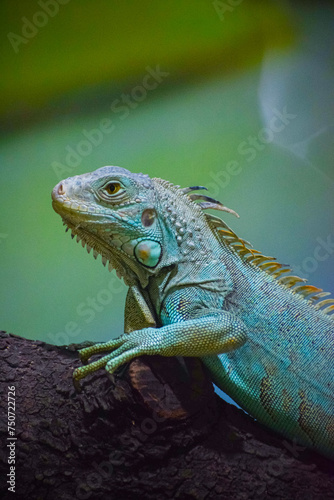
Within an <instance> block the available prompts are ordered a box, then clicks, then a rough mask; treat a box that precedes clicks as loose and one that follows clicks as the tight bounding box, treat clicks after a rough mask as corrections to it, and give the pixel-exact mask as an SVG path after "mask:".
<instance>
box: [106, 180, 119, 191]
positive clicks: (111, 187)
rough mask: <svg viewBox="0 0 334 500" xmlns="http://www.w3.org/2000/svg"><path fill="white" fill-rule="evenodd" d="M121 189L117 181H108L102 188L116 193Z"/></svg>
mask: <svg viewBox="0 0 334 500" xmlns="http://www.w3.org/2000/svg"><path fill="white" fill-rule="evenodd" d="M120 189H121V186H120V184H118V182H109V183H108V184H107V185H106V186H105V187H104V190H105V191H106V192H107V193H108V194H116V193H118V191H119V190H120Z"/></svg>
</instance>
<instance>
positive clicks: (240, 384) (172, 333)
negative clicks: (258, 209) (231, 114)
mask: <svg viewBox="0 0 334 500" xmlns="http://www.w3.org/2000/svg"><path fill="white" fill-rule="evenodd" d="M195 189H203V188H201V187H199V186H197V187H193V188H187V189H179V187H178V186H173V185H172V184H170V183H168V182H167V181H163V180H161V179H154V178H153V179H150V178H149V177H148V176H146V175H143V174H134V173H131V172H129V171H128V170H125V169H123V168H119V167H103V168H100V169H98V170H96V171H95V172H92V173H89V174H85V175H80V176H76V177H71V178H69V179H66V180H64V181H62V182H61V183H59V184H58V185H57V186H56V187H55V188H54V190H53V192H52V199H53V208H54V209H55V211H56V212H57V213H59V214H60V215H61V217H62V219H63V221H64V223H65V224H66V225H67V226H68V228H70V229H71V231H72V234H74V235H77V239H78V241H79V240H82V243H83V246H84V245H85V244H87V249H88V250H89V251H90V249H91V247H92V248H93V251H94V256H95V257H96V256H97V254H101V255H102V262H103V263H104V265H106V263H107V261H109V269H110V270H111V269H112V268H115V269H116V271H117V273H118V275H119V276H121V277H123V279H124V282H125V283H126V284H127V285H128V286H129V292H128V296H127V301H126V308H125V331H126V333H125V334H122V335H121V336H120V337H119V338H117V339H115V340H111V341H110V342H107V343H105V344H96V345H94V346H91V347H87V348H85V349H82V350H81V352H80V355H81V359H82V361H84V362H87V361H88V360H89V359H90V358H91V356H93V355H95V354H99V353H105V352H108V354H107V355H105V356H103V357H101V358H99V359H97V361H92V362H91V363H90V364H87V365H86V366H82V367H80V368H78V369H76V370H75V372H74V380H75V382H76V383H78V381H79V380H80V379H81V378H83V377H85V376H86V375H87V374H89V373H92V372H94V371H95V370H97V369H99V368H102V367H105V369H106V370H107V371H108V372H109V373H112V372H114V371H115V370H116V369H117V368H118V367H119V366H120V365H122V364H124V363H126V362H128V361H130V360H131V359H133V358H135V357H137V356H140V355H143V354H149V355H154V354H159V355H162V356H199V357H201V358H202V360H203V362H204V364H205V365H206V366H207V367H208V368H209V370H210V372H211V374H212V379H213V381H214V382H215V383H216V384H217V385H218V387H220V388H221V389H222V390H223V391H225V392H226V393H227V394H228V395H229V396H230V397H231V398H233V399H234V400H235V401H236V402H237V403H238V404H239V405H240V406H241V407H242V408H244V409H245V410H246V411H247V412H249V413H250V414H251V415H253V417H255V418H256V419H258V420H259V421H260V422H262V423H264V424H266V425H268V426H269V427H270V428H272V429H273V430H275V431H277V432H280V433H281V434H282V435H284V436H286V437H288V438H290V439H296V440H297V441H298V442H299V443H300V444H302V445H305V446H307V447H309V448H313V449H315V450H317V451H318V452H320V453H322V454H324V455H326V456H328V457H330V458H332V459H333V458H334V390H333V388H334V322H333V317H332V316H331V315H330V314H328V313H330V312H331V311H332V310H333V309H334V306H333V305H332V304H333V302H334V301H333V299H326V300H322V299H323V297H324V296H325V295H327V294H325V293H322V291H321V290H320V289H318V288H316V287H312V286H310V285H303V284H302V285H301V282H302V281H303V280H301V279H300V278H298V277H294V276H291V275H289V274H288V275H287V274H284V273H285V272H286V271H290V270H287V269H283V266H282V265H280V264H278V263H276V262H274V260H273V259H272V258H271V257H264V256H263V255H261V254H260V252H257V251H256V250H252V249H250V248H249V244H247V243H246V242H244V241H243V240H241V239H240V238H238V237H237V236H236V235H235V233H234V232H233V231H232V230H231V229H230V228H228V226H226V224H225V223H224V222H223V221H222V220H221V219H218V218H217V217H214V216H212V215H208V214H205V213H204V212H203V210H204V209H206V208H214V209H218V210H223V211H226V212H231V213H233V211H232V210H229V209H227V208H226V207H224V206H223V205H222V204H221V203H219V202H217V201H215V200H212V199H211V198H208V197H205V196H203V195H198V194H194V193H193V191H194V190H195Z"/></svg>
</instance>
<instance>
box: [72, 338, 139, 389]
mask: <svg viewBox="0 0 334 500" xmlns="http://www.w3.org/2000/svg"><path fill="white" fill-rule="evenodd" d="M145 330H146V329H145ZM145 330H140V331H136V332H132V333H130V334H124V335H121V336H120V337H119V338H117V339H114V340H111V341H109V342H106V343H103V344H95V345H92V346H90V347H85V348H84V349H81V350H80V351H79V355H80V359H81V361H82V362H83V363H84V365H85V366H80V367H79V368H76V369H75V370H74V372H73V383H74V387H75V388H76V390H78V391H79V390H80V384H79V380H81V379H82V378H84V377H86V376H87V375H89V374H90V373H94V372H95V371H97V370H99V369H100V368H105V369H106V370H107V372H109V373H114V371H115V370H116V369H117V368H118V367H119V366H121V365H123V364H124V363H127V362H128V361H130V360H131V359H133V358H135V357H137V356H140V355H142V354H145V353H146V352H145V350H144V349H143V347H141V346H142V345H143V344H142V341H143V337H144V336H145V333H146V332H145ZM147 330H149V329H147ZM108 351H112V352H109V354H107V355H106V356H103V357H101V358H99V359H97V360H96V361H93V362H92V363H89V364H87V362H88V360H89V358H90V357H91V356H93V355H95V354H100V353H102V352H108Z"/></svg>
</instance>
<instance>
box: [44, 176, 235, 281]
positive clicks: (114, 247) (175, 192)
mask: <svg viewBox="0 0 334 500" xmlns="http://www.w3.org/2000/svg"><path fill="white" fill-rule="evenodd" d="M197 189H205V188H203V187H201V186H194V187H191V188H185V189H180V187H179V186H174V185H173V184H171V183H169V182H167V181H164V180H162V179H157V178H153V179H151V178H150V177H149V176H148V175H144V174H136V173H132V172H129V171H128V170H126V169H124V168H120V167H102V168H99V169H98V170H95V172H92V173H88V174H83V175H77V176H75V177H69V178H68V179H65V180H63V181H61V182H60V183H59V184H57V185H56V186H55V188H54V189H53V191H52V200H53V202H52V204H53V208H54V210H55V211H56V212H57V213H58V214H59V215H61V217H62V219H63V222H64V224H65V225H66V226H67V228H69V229H71V231H72V237H74V236H77V241H81V242H82V246H85V245H87V250H88V252H90V250H91V249H92V248H93V253H94V257H95V258H96V257H97V255H98V254H100V255H101V256H102V262H103V264H104V265H106V263H107V261H109V269H110V270H111V269H112V268H115V269H116V272H117V273H118V275H121V276H122V277H123V278H124V280H125V282H126V283H127V284H131V283H133V282H134V281H136V280H138V279H139V280H140V283H141V285H142V286H146V284H147V282H148V277H149V276H150V275H152V274H156V273H158V272H159V271H160V270H161V269H162V268H164V267H167V266H170V265H172V264H176V263H178V264H179V263H181V262H186V263H189V262H192V261H193V262H194V261H195V260H198V256H202V258H203V255H205V256H206V258H208V259H210V245H209V242H208V240H209V239H210V238H209V237H208V235H207V236H205V235H204V233H205V232H206V231H208V224H207V220H206V218H205V214H204V212H203V209H205V208H215V209H219V210H224V211H228V212H232V213H234V214H235V212H233V211H232V210H230V209H228V208H226V207H224V205H222V204H221V203H220V202H218V201H216V200H213V199H212V198H208V197H207V196H203V195H198V194H193V193H192V191H193V190H197ZM195 201H200V203H195Z"/></svg>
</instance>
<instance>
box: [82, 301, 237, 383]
mask: <svg viewBox="0 0 334 500" xmlns="http://www.w3.org/2000/svg"><path fill="white" fill-rule="evenodd" d="M194 316H195V317H193V318H192V319H188V320H185V321H179V322H177V323H171V324H168V325H165V326H162V327H160V328H152V327H148V328H143V329H142V330H135V331H133V332H131V333H129V334H124V335H122V336H121V337H119V338H118V339H115V340H111V341H110V342H106V343H104V344H96V345H94V346H91V347H87V348H85V349H82V350H81V351H80V355H81V357H82V359H84V360H87V359H89V357H90V356H92V355H94V354H99V353H102V352H106V351H112V352H111V353H110V354H108V355H107V356H104V357H102V358H100V359H99V360H97V361H94V362H92V363H90V364H89V365H86V366H82V367H80V368H77V369H76V370H75V371H74V373H73V377H74V380H75V381H76V382H78V381H79V380H80V379H81V378H83V377H85V376H86V375H88V374H89V373H92V372H94V371H96V370H98V369H99V368H102V367H105V369H106V370H107V371H108V372H109V373H113V372H114V371H115V370H116V369H117V368H118V367H119V366H120V365H122V364H123V363H126V362H128V361H130V360H131V359H133V358H135V357H137V356H141V355H144V354H148V355H156V354H159V355H161V356H198V357H201V356H208V355H214V354H220V353H224V352H229V351H231V350H234V349H237V348H239V347H240V346H242V345H243V344H244V343H245V341H246V339H247V335H246V327H245V325H244V324H243V322H242V321H241V320H239V319H238V318H237V317H236V316H235V315H233V314H231V313H229V312H227V311H222V310H211V311H210V310H208V309H204V310H202V311H201V310H198V309H197V310H196V314H194Z"/></svg>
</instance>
